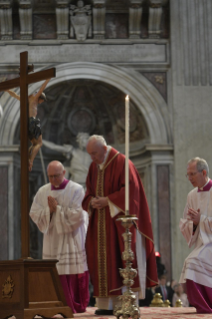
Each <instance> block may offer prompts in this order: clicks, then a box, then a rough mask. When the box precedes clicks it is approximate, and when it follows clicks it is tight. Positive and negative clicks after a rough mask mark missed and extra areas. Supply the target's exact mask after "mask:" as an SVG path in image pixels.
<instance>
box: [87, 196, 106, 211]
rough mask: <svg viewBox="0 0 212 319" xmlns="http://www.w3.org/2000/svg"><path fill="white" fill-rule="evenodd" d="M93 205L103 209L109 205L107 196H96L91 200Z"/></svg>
mask: <svg viewBox="0 0 212 319" xmlns="http://www.w3.org/2000/svg"><path fill="white" fill-rule="evenodd" d="M91 206H92V207H93V208H96V209H101V208H104V207H106V206H108V200H107V197H99V196H97V197H94V198H93V199H92V200H91Z"/></svg>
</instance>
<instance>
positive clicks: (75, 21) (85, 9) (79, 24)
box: [70, 0, 92, 41]
mask: <svg viewBox="0 0 212 319" xmlns="http://www.w3.org/2000/svg"><path fill="white" fill-rule="evenodd" d="M91 13H92V11H91V6H90V5H85V6H84V2H83V1H82V0H79V1H77V5H76V6H75V5H70V38H74V35H76V38H77V40H78V41H85V40H86V39H87V37H89V38H90V37H91V36H92V25H91Z"/></svg>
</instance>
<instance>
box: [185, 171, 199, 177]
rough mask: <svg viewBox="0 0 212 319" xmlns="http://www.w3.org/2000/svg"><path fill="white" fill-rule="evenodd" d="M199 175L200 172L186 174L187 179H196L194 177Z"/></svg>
mask: <svg viewBox="0 0 212 319" xmlns="http://www.w3.org/2000/svg"><path fill="white" fill-rule="evenodd" d="M197 173H199V172H194V173H189V174H186V178H190V177H194V175H196V174H197Z"/></svg>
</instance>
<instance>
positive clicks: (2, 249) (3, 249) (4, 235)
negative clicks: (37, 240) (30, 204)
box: [0, 166, 8, 260]
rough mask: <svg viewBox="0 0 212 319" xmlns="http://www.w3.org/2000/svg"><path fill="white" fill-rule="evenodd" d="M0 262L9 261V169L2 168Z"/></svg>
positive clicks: (0, 170)
mask: <svg viewBox="0 0 212 319" xmlns="http://www.w3.org/2000/svg"><path fill="white" fill-rule="evenodd" d="M0 180H1V188H0V207H1V213H0V233H1V241H0V260H6V259H8V168H7V166H0Z"/></svg>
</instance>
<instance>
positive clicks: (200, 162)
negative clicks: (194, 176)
mask: <svg viewBox="0 0 212 319" xmlns="http://www.w3.org/2000/svg"><path fill="white" fill-rule="evenodd" d="M190 163H196V166H197V171H198V172H202V171H203V170H205V171H206V175H207V176H208V175H209V167H208V163H207V162H206V160H204V159H203V158H200V157H194V158H192V159H190V160H189V161H188V164H190Z"/></svg>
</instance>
